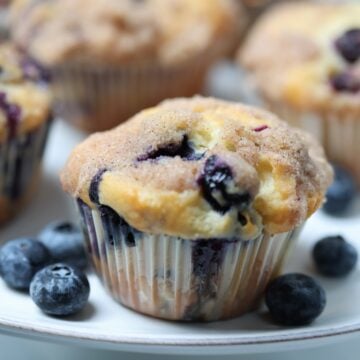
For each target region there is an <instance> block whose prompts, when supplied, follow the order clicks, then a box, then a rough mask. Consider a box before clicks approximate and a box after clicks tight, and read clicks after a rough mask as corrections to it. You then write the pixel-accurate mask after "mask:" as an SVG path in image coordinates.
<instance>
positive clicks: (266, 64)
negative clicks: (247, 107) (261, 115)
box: [239, 1, 360, 116]
mask: <svg viewBox="0 0 360 360" xmlns="http://www.w3.org/2000/svg"><path fill="white" fill-rule="evenodd" d="M359 39H360V3H358V2H350V1H349V2H346V1H342V2H340V1H338V2H333V3H331V2H325V1H323V2H319V3H313V2H312V3H310V2H304V1H297V2H293V3H289V4H283V5H279V6H275V7H274V8H273V9H272V10H270V11H269V12H268V13H266V14H265V15H264V16H263V17H262V18H261V19H260V20H259V22H258V23H257V24H256V25H255V28H254V29H253V31H252V33H251V34H250V36H249V38H248V39H247V42H246V44H245V46H244V48H243V49H240V52H239V60H240V62H241V63H242V64H243V65H244V66H245V67H247V68H248V69H249V70H250V71H251V72H252V73H253V75H254V78H255V81H256V84H257V86H258V88H259V90H260V91H261V92H262V93H263V94H264V95H265V97H267V98H269V99H270V100H271V101H280V102H285V103H286V104H289V105H291V106H293V107H295V108H298V109H299V110H305V111H307V110H315V111H330V112H339V113H347V114H348V113H351V114H352V115H353V116H360V56H359V54H360V40H359ZM349 53H350V54H349ZM351 53H352V54H351Z"/></svg>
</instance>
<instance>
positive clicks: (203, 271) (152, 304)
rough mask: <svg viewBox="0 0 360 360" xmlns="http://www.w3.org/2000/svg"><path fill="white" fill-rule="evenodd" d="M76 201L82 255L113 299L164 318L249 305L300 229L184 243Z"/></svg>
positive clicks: (219, 314)
mask: <svg viewBox="0 0 360 360" xmlns="http://www.w3.org/2000/svg"><path fill="white" fill-rule="evenodd" d="M77 204H78V207H79V210H80V214H81V218H82V220H83V225H84V230H85V234H86V239H87V240H86V242H87V243H86V246H87V249H88V252H89V255H90V257H91V259H92V262H93V264H94V267H95V270H96V272H97V274H98V275H99V277H100V279H101V280H102V282H103V284H104V285H105V287H106V289H107V290H108V291H109V292H110V294H111V295H112V296H113V298H114V299H115V300H117V301H119V302H120V303H122V304H123V305H125V306H127V307H129V308H131V309H134V310H136V311H138V312H141V313H145V314H148V315H151V316H155V317H159V318H164V319H170V320H182V321H215V320H219V319H226V318H231V317H235V316H238V315H241V314H243V313H245V312H247V311H250V310H252V309H254V308H256V307H257V305H258V303H259V299H260V298H261V295H262V293H263V291H264V289H265V287H266V285H267V284H268V282H269V280H270V279H271V278H273V277H274V276H275V275H276V274H278V272H279V271H280V269H281V266H282V263H283V261H284V258H285V256H286V254H287V253H288V250H289V248H290V247H291V245H292V244H293V243H294V242H295V240H296V238H297V235H298V233H299V232H300V228H297V229H295V230H293V231H290V232H288V233H283V234H277V235H270V234H263V235H261V236H259V237H258V238H257V239H254V240H251V241H244V240H237V239H231V240H223V239H210V240H184V239H181V238H177V237H172V236H166V235H150V234H145V233H142V232H139V231H137V230H135V229H133V228H132V227H130V226H129V225H128V224H126V223H125V222H124V221H123V220H122V219H121V218H120V217H118V215H116V213H115V212H112V214H111V213H110V215H109V214H108V212H107V211H106V212H104V211H102V210H101V209H100V208H99V209H91V208H90V207H89V206H88V205H86V204H85V203H84V202H82V201H81V200H78V201H77ZM106 208H107V207H106ZM107 209H110V208H107ZM110 210H111V209H110ZM114 214H115V215H114ZM114 216H115V218H116V219H117V220H115V222H114V221H113V219H114Z"/></svg>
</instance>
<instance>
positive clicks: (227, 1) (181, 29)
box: [12, 0, 242, 131]
mask: <svg viewBox="0 0 360 360" xmlns="http://www.w3.org/2000/svg"><path fill="white" fill-rule="evenodd" d="M240 11H241V9H240V7H239V6H238V4H236V2H234V1H233V0H209V1H191V0H185V1H184V0H169V1H162V0H147V1H131V0H124V1H118V0H91V1H89V0H61V1H60V0H54V1H51V2H36V1H32V0H18V1H15V4H14V6H13V16H12V25H13V26H12V28H13V37H14V39H15V41H16V42H17V44H18V45H19V46H20V47H22V48H23V49H25V50H26V51H27V53H28V54H30V56H31V57H33V58H35V59H37V60H38V61H39V62H41V63H42V64H44V65H46V66H47V67H49V69H50V70H51V72H52V75H53V82H54V89H55V96H56V97H57V101H58V105H59V106H60V107H62V108H63V114H64V116H65V117H66V118H68V119H70V120H71V121H73V122H75V123H76V124H77V125H79V126H80V127H82V128H84V129H87V130H91V131H92V130H99V129H107V128H110V127H112V126H114V125H116V124H118V123H120V122H121V121H123V120H125V119H127V118H128V117H129V116H130V115H133V114H134V113H135V112H137V111H139V110H141V109H142V108H144V107H147V106H150V105H155V104H156V103H158V102H159V101H160V100H162V99H164V98H168V97H174V96H179V95H183V96H188V95H192V94H194V93H197V92H198V91H200V90H201V87H202V82H203V78H204V75H205V73H206V71H207V69H208V67H209V66H210V65H211V63H212V62H213V61H214V60H215V59H217V58H218V57H219V56H221V55H222V54H224V53H225V52H227V51H228V48H229V46H230V43H231V44H233V36H234V34H233V33H234V31H235V30H236V29H238V27H239V24H241V21H242V20H241V14H240ZM54 39H56V41H54Z"/></svg>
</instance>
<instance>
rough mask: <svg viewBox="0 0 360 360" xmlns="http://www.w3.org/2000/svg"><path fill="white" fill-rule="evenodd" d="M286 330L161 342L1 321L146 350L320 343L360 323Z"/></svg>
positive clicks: (0, 326)
mask: <svg viewBox="0 0 360 360" xmlns="http://www.w3.org/2000/svg"><path fill="white" fill-rule="evenodd" d="M286 329H291V330H293V329H296V328H284V330H283V331H282V332H283V333H282V332H281V333H278V334H276V335H260V336H259V335H251V336H246V335H245V336H239V335H238V336H233V335H228V336H226V337H225V336H222V337H221V338H209V337H205V338H203V339H200V338H195V339H191V338H184V339H181V338H180V340H179V339H175V337H174V336H169V337H166V335H163V337H162V338H161V340H157V339H156V337H155V336H151V335H150V336H149V335H147V336H146V337H145V336H132V335H129V336H124V335H121V336H106V335H100V336H98V335H96V334H91V333H87V334H84V333H81V332H77V331H73V330H69V329H67V330H65V331H64V330H62V329H58V328H54V327H51V326H40V327H39V326H31V325H30V324H22V323H21V321H18V320H17V321H14V320H6V319H1V318H0V331H3V332H8V333H12V334H14V333H17V332H19V333H21V334H22V335H30V336H36V337H51V338H54V337H59V336H60V337H61V338H62V340H65V341H74V340H79V341H85V342H97V343H104V344H112V345H118V346H121V345H142V346H164V347H165V346H166V347H178V348H180V347H195V348H202V347H205V346H206V347H209V346H212V347H231V346H254V345H274V344H279V343H293V342H299V341H308V340H309V341H310V340H316V339H326V338H331V337H339V336H344V335H349V334H355V333H357V332H360V322H357V323H353V324H351V325H343V326H340V327H334V326H332V327H331V328H328V329H316V330H304V331H301V332H296V333H290V334H288V333H286Z"/></svg>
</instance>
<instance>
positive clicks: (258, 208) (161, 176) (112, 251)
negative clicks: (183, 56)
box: [61, 97, 332, 321]
mask: <svg viewBox="0 0 360 360" xmlns="http://www.w3.org/2000/svg"><path fill="white" fill-rule="evenodd" d="M331 178H332V172H331V168H330V166H329V164H328V163H327V161H326V159H325V157H324V155H323V152H322V149H321V148H320V147H319V146H318V145H317V144H316V142H315V141H313V139H312V138H311V137H310V136H308V135H307V134H305V133H303V132H302V131H301V130H296V129H293V128H291V127H290V126H288V125H287V124H286V123H284V122H281V121H280V120H278V119H277V118H276V117H275V116H273V115H271V114H270V113H267V112H264V111H261V110H258V109H256V108H252V107H248V106H245V105H241V104H236V103H230V102H225V101H220V100H216V99H208V98H201V97H196V98H193V99H174V100H169V101H166V102H164V103H162V104H160V105H159V106H157V107H154V108H150V109H147V110H144V111H142V112H140V113H139V114H138V115H136V116H134V117H133V118H132V119H130V120H129V122H127V123H125V124H123V125H120V126H119V127H117V128H115V129H113V130H111V131H108V132H104V133H98V134H94V135H92V136H90V137H89V138H88V139H87V140H86V141H85V142H84V143H82V144H80V145H79V146H78V147H77V148H76V149H75V150H74V151H73V153H72V155H71V156H70V159H69V160H68V162H67V165H66V167H65V169H64V170H63V172H62V174H61V180H62V184H63V187H64V190H65V191H66V192H68V193H70V195H71V196H72V197H73V198H74V199H75V200H76V203H77V206H78V208H79V210H80V214H81V218H82V220H83V224H84V229H85V232H86V234H87V248H88V251H89V253H90V256H91V258H92V260H93V263H94V265H95V269H96V271H97V273H98V274H99V276H100V278H101V279H102V281H103V283H104V284H105V286H106V288H107V289H108V290H109V292H110V293H111V294H112V296H113V297H114V298H115V299H116V300H118V301H119V302H121V303H122V304H124V305H125V306H128V307H130V308H132V309H135V310H137V311H139V312H142V313H145V314H149V315H152V316H156V317H160V318H165V319H172V320H189V321H194V320H203V321H212V320H219V319H225V318H231V317H234V316H237V315H240V314H242V313H244V312H246V311H249V310H251V309H253V308H254V307H256V305H257V303H258V300H259V297H260V296H261V294H262V292H263V290H264V288H265V287H266V284H267V283H268V281H269V280H270V279H271V278H272V277H273V276H274V275H275V274H276V273H277V272H278V271H279V270H280V267H281V264H282V261H283V259H284V257H285V255H286V253H287V250H288V248H289V247H290V246H291V244H292V243H293V242H294V241H295V239H296V236H297V234H298V233H299V231H300V229H301V227H302V225H303V224H304V222H305V221H306V219H307V218H308V217H309V216H310V215H311V214H312V213H313V212H314V211H315V210H316V209H318V208H319V207H320V206H321V204H322V203H323V201H324V193H325V191H326V188H327V187H328V185H329V183H330V182H331Z"/></svg>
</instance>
